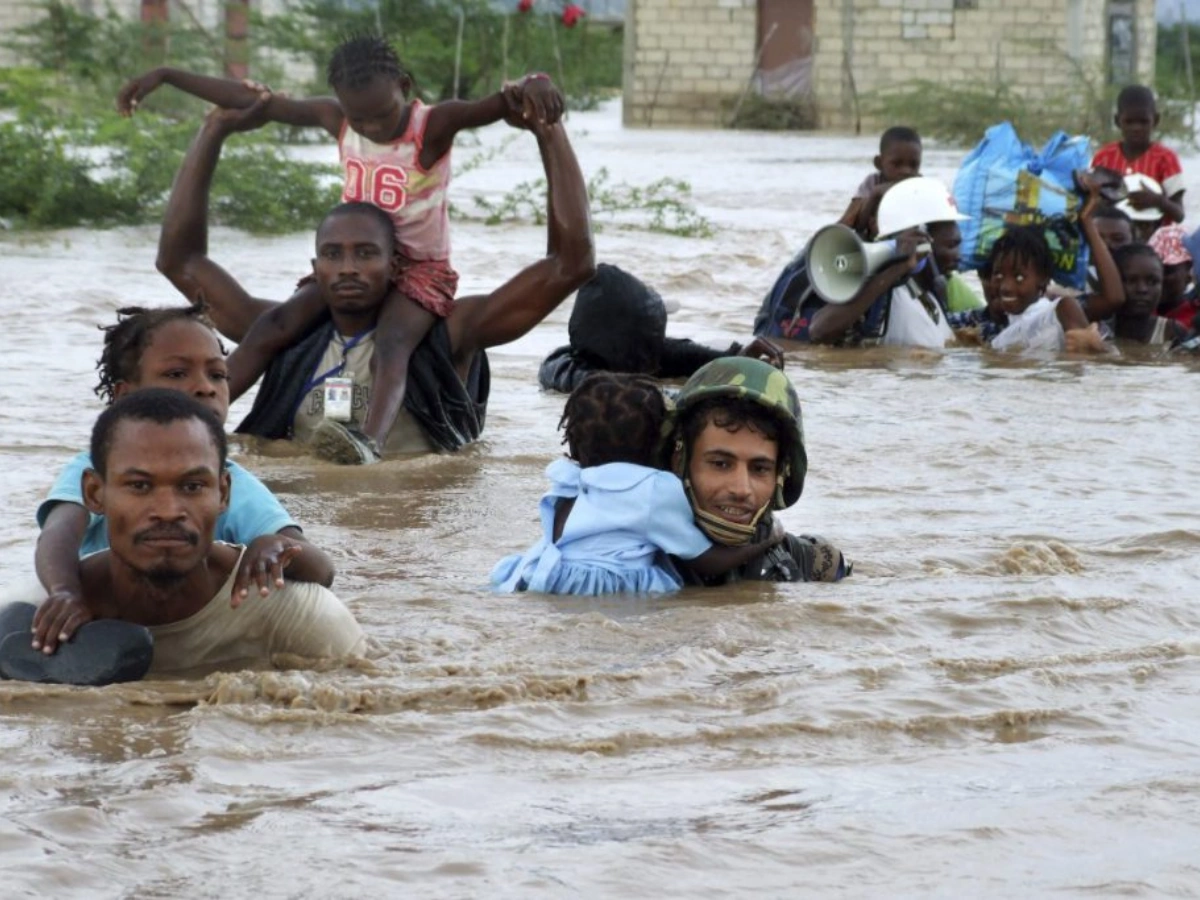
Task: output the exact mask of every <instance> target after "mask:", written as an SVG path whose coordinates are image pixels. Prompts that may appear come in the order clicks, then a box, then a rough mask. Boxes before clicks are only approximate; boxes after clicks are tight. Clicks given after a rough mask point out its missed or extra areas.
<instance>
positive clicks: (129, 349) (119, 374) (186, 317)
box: [94, 306, 225, 403]
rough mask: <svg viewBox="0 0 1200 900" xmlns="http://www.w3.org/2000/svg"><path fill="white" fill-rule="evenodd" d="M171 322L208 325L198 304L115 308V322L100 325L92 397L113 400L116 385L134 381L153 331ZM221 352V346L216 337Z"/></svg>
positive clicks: (222, 350) (222, 346)
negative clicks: (101, 343)
mask: <svg viewBox="0 0 1200 900" xmlns="http://www.w3.org/2000/svg"><path fill="white" fill-rule="evenodd" d="M171 322H196V323H198V324H200V325H203V326H204V327H206V328H210V329H211V328H212V327H213V324H212V322H210V321H209V319H208V316H207V315H206V314H205V312H204V308H203V307H200V306H164V307H160V308H158V309H145V308H144V307H141V306H126V307H125V308H123V309H118V310H117V322H116V324H115V325H101V326H100V330H101V331H103V332H104V349H103V350H102V351H101V352H100V358H99V359H98V360H96V373H97V374H98V375H99V376H100V383H99V384H97V385H96V387H95V388H94V390H95V392H96V396H97V397H100V398H101V399H102V400H104V402H105V403H112V402H113V401H114V400H115V399H116V388H117V385H118V384H120V383H121V382H123V381H136V380H137V378H138V370H139V368H140V367H141V364H142V354H143V353H145V352H146V348H147V347H148V346H149V345H150V339H151V337H153V335H154V332H156V331H158V329H160V328H162V327H163V326H164V325H167V324H170V323H171ZM217 343H218V345H220V346H221V352H222V353H224V352H225V347H224V345H223V344H221V340H220V338H218V339H217Z"/></svg>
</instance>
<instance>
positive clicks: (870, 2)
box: [625, 0, 1156, 128]
mask: <svg viewBox="0 0 1200 900" xmlns="http://www.w3.org/2000/svg"><path fill="white" fill-rule="evenodd" d="M1121 2H1128V3H1130V4H1131V5H1132V8H1133V11H1134V15H1135V19H1136V54H1135V59H1136V73H1135V77H1136V80H1138V81H1141V82H1143V83H1147V84H1149V83H1152V81H1153V73H1154V46H1155V35H1156V23H1155V17H1154V14H1155V9H1154V6H1155V3H1154V0H816V2H815V6H814V30H815V33H816V49H815V52H814V61H813V83H814V92H815V94H816V100H817V106H818V110H819V116H820V122H821V125H822V126H823V127H828V128H846V127H848V126H850V125H852V124H853V123H854V121H855V118H856V104H855V98H856V96H857V97H858V98H859V99H860V101H861V100H862V99H863V98H864V97H865V96H867V95H870V94H872V93H873V92H875V91H879V90H880V89H884V88H887V87H892V86H897V85H902V84H904V83H905V82H912V81H915V80H929V81H933V82H937V83H941V84H965V83H975V84H995V83H996V82H997V81H1001V82H1003V83H1005V84H1007V85H1008V86H1010V87H1011V88H1012V89H1014V90H1016V91H1018V92H1020V93H1022V94H1024V95H1027V96H1028V97H1029V98H1030V100H1031V102H1043V103H1048V102H1060V103H1067V102H1081V98H1083V97H1084V96H1086V95H1087V93H1088V91H1087V89H1086V88H1085V87H1084V85H1086V84H1088V83H1090V84H1091V85H1092V86H1093V87H1094V88H1100V87H1102V86H1103V82H1104V72H1105V71H1106V61H1107V57H1108V35H1107V11H1108V9H1109V5H1110V3H1113V4H1118V5H1119V4H1120V3H1121ZM625 34H626V44H625V122H626V124H627V125H641V126H663V125H676V126H677V125H708V126H711V125H724V124H727V123H728V120H729V116H730V113H731V110H732V107H733V105H734V104H735V103H736V102H737V98H738V96H739V95H740V94H741V93H742V92H743V90H744V89H745V87H746V85H747V83H748V81H749V80H750V78H751V77H752V75H753V67H754V60H755V54H756V50H757V47H756V44H757V40H758V37H757V35H758V4H757V2H756V0H630V2H629V5H628V8H627V21H626V31H625ZM862 105H864V104H861V103H860V105H859V107H858V108H859V109H860V110H861V106H862ZM874 124H876V123H872V122H871V121H870V119H869V116H864V126H868V127H870V126H873V125H874Z"/></svg>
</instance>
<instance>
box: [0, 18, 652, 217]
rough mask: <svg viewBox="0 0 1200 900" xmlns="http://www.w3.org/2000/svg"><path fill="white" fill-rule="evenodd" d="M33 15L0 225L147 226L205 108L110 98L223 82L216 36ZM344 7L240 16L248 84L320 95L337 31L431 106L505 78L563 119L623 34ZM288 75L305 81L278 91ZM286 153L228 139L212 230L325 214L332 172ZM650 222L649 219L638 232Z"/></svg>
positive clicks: (605, 84) (612, 74)
mask: <svg viewBox="0 0 1200 900" xmlns="http://www.w3.org/2000/svg"><path fill="white" fill-rule="evenodd" d="M43 7H44V12H43V15H42V17H41V18H40V19H38V20H37V21H36V22H34V23H32V24H31V25H27V26H24V27H22V28H19V29H16V30H15V33H13V34H11V35H6V36H5V37H4V38H3V43H4V44H5V46H7V47H8V48H9V49H11V50H13V51H15V52H16V53H17V54H18V55H19V57H20V59H21V61H22V65H21V66H19V67H14V68H8V69H0V159H3V160H4V165H3V166H2V167H0V220H3V221H4V223H6V224H7V225H9V226H10V227H29V228H46V227H67V226H73V225H90V226H110V225H122V224H135V223H153V222H156V221H158V220H159V219H160V217H161V215H162V211H163V207H164V204H165V201H166V197H167V193H168V191H169V190H170V186H171V179H172V178H173V177H174V174H175V170H176V169H177V167H178V165H179V162H180V160H181V159H182V156H183V153H184V151H185V150H186V148H187V145H188V142H189V141H190V140H191V138H192V136H193V135H194V134H195V131H196V127H197V125H198V123H199V121H200V117H201V116H202V115H203V112H204V109H205V105H204V104H203V103H201V102H200V101H198V100H195V99H194V98H191V97H188V96H187V95H185V94H183V93H181V92H179V91H176V90H172V89H164V90H160V91H157V92H156V93H155V94H153V95H152V96H151V97H149V98H148V99H147V101H146V102H145V103H144V104H143V105H142V107H140V108H139V111H138V113H137V115H136V116H134V117H133V118H132V119H123V118H121V117H120V116H118V115H117V112H116V108H115V98H116V94H117V91H118V90H119V88H120V86H121V85H122V84H123V83H124V81H125V80H126V79H127V78H129V77H132V76H133V75H135V74H138V73H140V72H143V71H145V70H147V69H149V68H152V67H154V66H155V65H173V66H178V67H180V68H185V69H190V70H193V71H198V72H203V73H206V74H210V75H222V74H223V73H224V64H223V61H224V59H225V56H226V52H225V51H226V49H227V48H226V47H224V45H223V41H224V38H223V36H222V35H218V34H215V33H213V32H212V31H211V30H208V29H205V28H204V27H202V26H201V25H200V24H199V23H198V22H196V21H194V20H190V19H186V18H184V19H180V20H179V21H174V22H172V23H170V24H169V25H145V24H143V23H141V22H137V21H131V20H129V19H127V18H125V17H123V16H120V15H118V14H117V13H116V12H115V11H114V10H113V9H112V8H111V7H106V8H105V9H104V10H103V11H102V12H100V13H98V14H95V15H91V14H87V13H83V12H80V11H79V10H78V9H77V8H76V7H75V6H74V5H73V4H71V3H69V2H65V0H49V2H46V3H45V4H44V5H43ZM346 7H347V4H343V3H341V2H335V0H297V2H294V3H293V4H292V5H291V7H290V9H289V12H288V13H287V14H285V15H279V16H272V17H267V18H262V17H256V18H254V19H253V21H252V23H251V26H250V31H251V34H252V38H253V43H252V46H251V47H250V52H249V65H250V72H251V74H252V75H253V77H254V78H256V79H257V80H259V81H262V82H265V83H267V84H270V85H271V86H272V87H273V88H276V89H290V90H292V91H293V92H295V93H298V94H306V93H327V92H328V89H327V88H326V87H325V86H324V84H323V76H322V73H323V71H324V63H325V60H326V59H327V58H328V56H329V53H330V51H331V49H332V47H333V46H334V45H335V44H336V43H337V42H338V41H339V40H340V39H341V37H342V36H343V35H345V34H347V33H350V32H353V31H358V30H365V29H374V28H377V27H382V30H383V33H384V34H387V35H389V36H391V38H392V39H393V40H394V42H395V44H396V46H397V49H398V50H399V51H400V53H401V58H402V59H403V60H404V61H405V63H406V65H408V66H409V67H410V68H411V69H412V72H413V75H414V79H415V82H416V85H417V91H418V93H420V94H421V96H423V97H424V98H425V99H427V100H430V101H437V100H441V99H444V98H447V97H452V96H459V97H473V96H482V95H484V94H486V93H489V92H491V91H494V90H496V89H497V88H498V87H499V86H500V83H501V82H502V80H503V79H504V77H505V76H516V75H520V74H522V73H524V72H527V71H539V70H544V71H547V72H549V73H550V74H551V75H552V76H553V77H554V78H555V80H556V82H558V83H559V84H560V85H562V86H563V88H564V90H565V92H566V94H567V95H568V104H569V106H570V107H571V108H574V109H578V108H581V107H584V106H588V105H594V104H595V103H596V102H597V101H598V100H599V99H601V98H603V97H604V96H606V95H609V94H612V93H615V92H617V91H618V90H619V86H620V77H621V58H620V47H621V44H620V42H621V36H620V34H619V33H617V32H614V31H612V30H611V29H608V28H604V27H590V25H589V23H588V22H587V20H586V19H584V20H582V21H581V22H579V23H578V24H576V25H574V27H568V26H567V25H566V24H565V23H564V21H563V20H562V18H561V17H559V16H556V15H550V14H547V13H530V14H521V13H515V14H508V13H504V12H501V11H498V10H497V9H496V8H495V7H494V6H492V5H491V4H489V3H487V2H486V0H464V2H461V3H459V2H455V3H449V2H445V0H380V2H379V3H378V5H377V8H376V6H375V5H372V6H371V8H369V9H365V8H355V9H347V8H346ZM460 9H461V10H462V12H463V18H462V22H461V25H462V52H461V56H460V57H457V56H456V52H455V51H456V45H457V42H458V33H459V26H460V20H459V10H460ZM402 24H403V26H404V27H403V28H402V27H401V25H402ZM289 71H291V72H301V73H309V74H308V76H306V77H300V78H295V77H294V78H293V79H292V80H291V81H290V82H289V80H288V79H287V77H286V73H287V72H289ZM456 72H457V79H456V78H455V73H456ZM304 138H305V139H308V138H311V134H308V135H304ZM298 139H301V134H300V133H298V132H296V131H295V130H292V129H287V128H284V127H282V126H278V125H269V126H267V127H266V128H263V129H261V130H259V131H256V132H253V133H250V134H245V135H239V137H238V139H237V140H236V141H234V142H232V143H231V144H230V145H229V147H227V149H226V150H225V152H224V154H223V158H222V163H221V166H220V168H219V169H218V172H217V177H216V179H215V183H214V187H213V194H212V212H213V217H214V220H215V221H217V222H220V223H221V224H224V225H230V226H234V227H238V228H243V229H246V230H249V231H253V232H286V231H295V230H298V229H303V228H307V227H309V225H310V224H311V223H313V222H315V221H317V219H319V218H320V216H321V214H323V213H324V212H325V211H326V210H328V208H329V207H330V206H331V205H333V204H334V203H336V202H337V198H338V195H339V184H338V181H339V178H338V168H337V166H335V165H333V164H332V163H330V164H328V165H323V164H314V163H308V162H300V161H297V160H295V159H293V158H292V156H291V155H290V154H289V153H288V152H287V148H286V146H285V145H286V144H287V143H289V142H294V141H296V140H298ZM330 158H331V160H332V158H333V154H331V155H330ZM534 189H536V186H535V185H534V186H531V187H530V190H534ZM660 218H661V215H660V213H658V212H657V211H655V210H652V211H651V216H650V221H649V225H648V227H655V226H654V223H655V222H658V221H659V220H660Z"/></svg>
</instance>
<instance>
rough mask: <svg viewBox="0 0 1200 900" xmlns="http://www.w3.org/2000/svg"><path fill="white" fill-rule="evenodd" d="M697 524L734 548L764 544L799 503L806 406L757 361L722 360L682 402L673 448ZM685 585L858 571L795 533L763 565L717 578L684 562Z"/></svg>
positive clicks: (687, 389) (757, 562)
mask: <svg viewBox="0 0 1200 900" xmlns="http://www.w3.org/2000/svg"><path fill="white" fill-rule="evenodd" d="M665 449H666V452H667V454H668V455H669V459H668V463H669V466H670V468H671V469H672V470H673V471H674V472H675V474H677V475H678V476H679V477H680V478H681V479H682V480H683V483H684V488H685V490H686V492H687V496H688V499H689V500H690V502H691V504H692V510H693V513H694V514H695V518H696V524H697V525H698V526H699V527H700V529H701V530H702V531H703V532H704V533H705V534H707V535H708V537H709V538H710V539H711V540H713V541H715V542H717V543H719V544H723V545H725V546H742V545H746V544H750V543H754V542H757V541H761V540H762V539H763V536H764V535H766V534H768V533H769V532H770V531H771V529H772V526H773V521H772V512H773V511H774V510H779V509H786V508H787V507H789V506H792V505H793V504H794V503H795V502H796V501H797V500H799V499H800V494H801V492H802V491H803V490H804V476H805V474H806V473H807V471H808V455H807V453H806V451H805V448H804V427H803V423H802V420H801V413H800V399H799V398H798V397H797V396H796V389H795V388H794V387H793V386H792V384H791V382H790V381H789V380H788V378H787V376H786V375H784V374H783V373H782V372H780V371H779V370H778V369H775V368H773V367H772V366H770V365H768V364H766V363H764V362H761V361H759V360H754V359H739V358H727V359H719V360H716V361H715V362H711V363H709V364H708V365H706V366H704V367H703V368H702V369H700V370H699V371H698V372H696V374H695V375H693V376H692V377H691V378H690V379H688V381H687V383H686V384H684V386H683V388H682V389H681V390H680V392H679V394H678V396H677V397H676V401H675V410H674V413H673V414H672V418H671V421H670V431H669V436H668V441H667V444H666V448H665ZM675 563H676V566H677V568H678V569H679V570H680V572H681V573H682V574H683V576H684V578H685V579H687V580H689V581H691V582H694V583H700V584H725V583H728V582H730V581H739V580H759V581H837V580H839V579H841V578H843V577H845V576H846V575H848V574H849V573H850V565H849V563H847V562H846V561H845V559H844V558H843V556H842V554H841V552H840V551H838V550H837V548H836V547H833V546H832V545H830V544H828V543H827V542H825V541H823V540H822V539H820V538H814V537H807V536H797V535H792V534H789V535H787V536H786V538H785V540H784V541H783V542H782V543H778V544H775V545H774V546H772V547H771V548H770V549H768V550H766V551H765V552H764V553H763V554H761V555H760V556H759V557H757V558H755V559H753V560H751V561H750V562H749V563H747V564H745V565H743V566H740V567H739V568H738V569H736V570H734V571H733V572H730V573H728V574H727V575H724V576H721V577H720V578H718V579H706V578H703V577H701V576H699V575H698V574H697V573H695V572H694V571H692V570H691V569H690V568H689V566H688V564H687V562H686V561H685V560H675Z"/></svg>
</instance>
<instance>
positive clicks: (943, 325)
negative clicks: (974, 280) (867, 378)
mask: <svg viewBox="0 0 1200 900" xmlns="http://www.w3.org/2000/svg"><path fill="white" fill-rule="evenodd" d="M966 218H967V217H966V216H964V215H961V214H960V213H959V212H958V209H957V208H956V207H955V205H954V200H953V198H952V197H951V195H950V192H949V191H948V190H947V189H946V186H945V185H944V184H942V183H941V182H940V181H938V180H937V179H936V178H926V177H920V178H908V179H905V180H904V181H901V182H899V183H897V184H895V185H893V186H892V188H891V189H890V190H888V192H887V193H886V194H884V195H883V199H882V200H880V202H879V211H878V213H877V215H876V225H877V228H876V232H877V234H878V236H879V239H880V240H883V239H889V238H890V239H894V240H895V241H896V245H897V250H898V252H899V253H901V254H903V255H902V256H901V258H900V259H899V260H898V261H896V262H894V263H891V264H889V265H887V266H885V267H884V268H882V269H880V270H879V271H878V272H876V273H875V274H874V275H872V276H871V277H870V278H868V279H867V280H866V281H865V282H863V285H862V287H861V288H860V289H859V291H858V293H857V294H855V295H854V296H853V297H852V298H851V299H850V300H849V301H847V302H846V303H840V304H831V303H825V302H824V301H823V300H821V299H820V298H818V297H817V296H816V295H815V294H813V295H811V296H810V297H809V298H808V300H807V301H806V302H805V303H804V304H803V305H802V306H801V308H800V310H799V314H798V319H799V320H801V321H803V322H804V324H805V325H806V326H807V329H806V330H807V337H808V339H809V340H810V341H811V342H812V343H814V344H893V345H901V346H910V347H933V348H941V347H944V346H946V344H948V343H953V342H954V332H953V331H951V329H950V326H949V325H948V324H947V322H946V308H945V297H944V294H942V293H941V291H939V290H938V286H937V284H936V281H937V279H936V275H937V273H936V271H935V269H934V263H933V261H932V255H931V254H930V252H929V250H930V247H929V245H930V244H931V242H934V241H935V239H936V241H937V242H939V243H940V242H945V243H948V244H951V243H955V242H957V241H960V240H961V236H960V235H959V233H958V222H960V221H962V220H963V219H966Z"/></svg>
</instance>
